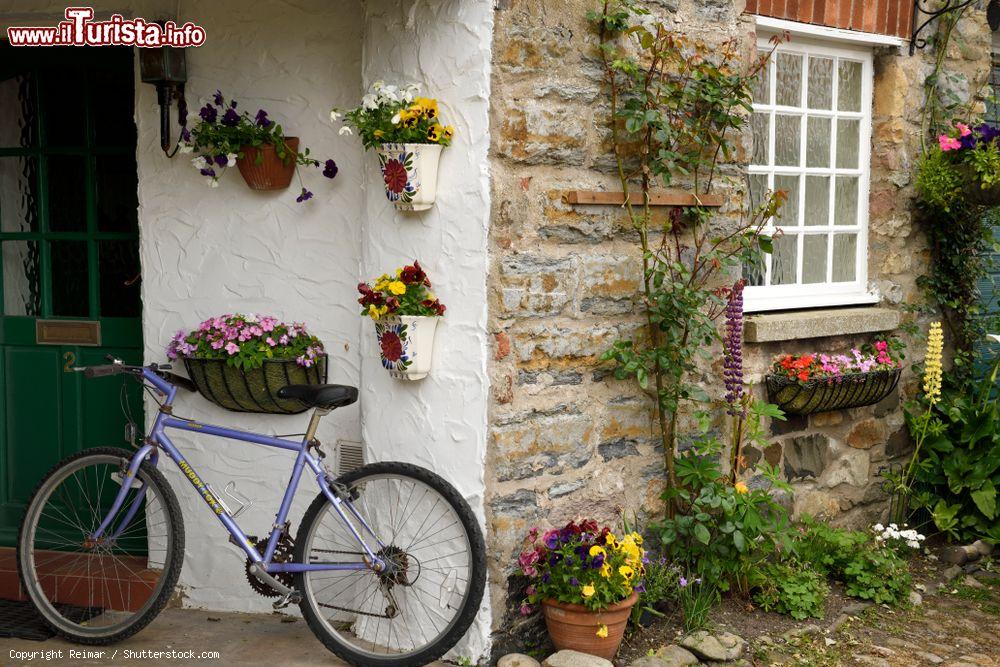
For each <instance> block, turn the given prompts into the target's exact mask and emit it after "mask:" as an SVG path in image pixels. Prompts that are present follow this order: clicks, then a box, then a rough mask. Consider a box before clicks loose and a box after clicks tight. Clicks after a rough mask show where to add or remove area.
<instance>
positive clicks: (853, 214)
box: [833, 176, 858, 225]
mask: <svg viewBox="0 0 1000 667" xmlns="http://www.w3.org/2000/svg"><path fill="white" fill-rule="evenodd" d="M833 205H834V216H833V224H835V225H856V224H858V177H857V176H838V177H837V188H836V191H835V192H834V202H833Z"/></svg>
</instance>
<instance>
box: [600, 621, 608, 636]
mask: <svg viewBox="0 0 1000 667" xmlns="http://www.w3.org/2000/svg"><path fill="white" fill-rule="evenodd" d="M597 636H598V637H600V638H601V639H604V638H605V637H607V636H608V626H606V625H604V624H603V623H601V627H599V628H597Z"/></svg>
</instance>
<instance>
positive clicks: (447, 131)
mask: <svg viewBox="0 0 1000 667" xmlns="http://www.w3.org/2000/svg"><path fill="white" fill-rule="evenodd" d="M443 131H444V138H445V139H451V138H452V137H453V136H455V128H454V127H452V126H451V125H445V126H444V128H443Z"/></svg>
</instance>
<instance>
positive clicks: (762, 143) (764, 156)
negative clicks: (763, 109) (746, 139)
mask: <svg viewBox="0 0 1000 667" xmlns="http://www.w3.org/2000/svg"><path fill="white" fill-rule="evenodd" d="M770 119H771V114H768V113H755V114H754V115H753V159H752V160H751V161H752V163H753V164H760V165H766V164H770V162H769V161H768V153H767V150H768V140H769V139H770V138H771V127H770Z"/></svg>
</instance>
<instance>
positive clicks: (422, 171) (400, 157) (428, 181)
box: [378, 144, 441, 211]
mask: <svg viewBox="0 0 1000 667" xmlns="http://www.w3.org/2000/svg"><path fill="white" fill-rule="evenodd" d="M440 157H441V144H381V145H380V146H379V147H378V165H379V169H380V170H381V171H382V182H383V185H384V186H385V196H386V199H388V200H389V201H391V202H392V204H393V206H395V207H396V208H397V209H399V210H400V211H426V210H427V209H429V208H430V207H431V206H433V205H434V198H435V196H436V195H437V177H438V160H439V159H440Z"/></svg>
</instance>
